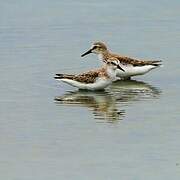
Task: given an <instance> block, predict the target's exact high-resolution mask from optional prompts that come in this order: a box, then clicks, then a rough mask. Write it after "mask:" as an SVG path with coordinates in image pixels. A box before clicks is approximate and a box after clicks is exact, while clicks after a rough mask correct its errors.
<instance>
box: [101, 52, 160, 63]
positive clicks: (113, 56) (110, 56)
mask: <svg viewBox="0 0 180 180" xmlns="http://www.w3.org/2000/svg"><path fill="white" fill-rule="evenodd" d="M103 58H104V60H110V59H112V60H114V59H117V60H119V62H120V63H121V64H124V65H127V64H131V65H133V66H145V65H153V66H157V65H160V64H157V63H160V62H161V61H160V60H156V61H145V60H138V59H134V58H130V57H126V56H121V55H117V54H112V53H108V54H106V53H105V54H104V55H103Z"/></svg>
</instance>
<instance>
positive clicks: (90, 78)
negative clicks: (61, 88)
mask: <svg viewBox="0 0 180 180" xmlns="http://www.w3.org/2000/svg"><path fill="white" fill-rule="evenodd" d="M98 76H99V72H98V71H89V72H86V73H82V74H79V75H76V76H74V77H73V80H75V81H78V82H82V83H86V84H88V83H94V82H95V80H96V78H97V77H98Z"/></svg>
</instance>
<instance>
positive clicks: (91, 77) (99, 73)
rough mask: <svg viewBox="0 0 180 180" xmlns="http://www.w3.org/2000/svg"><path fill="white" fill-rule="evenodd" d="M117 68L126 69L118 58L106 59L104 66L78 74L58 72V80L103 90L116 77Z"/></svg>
mask: <svg viewBox="0 0 180 180" xmlns="http://www.w3.org/2000/svg"><path fill="white" fill-rule="evenodd" d="M116 69H119V70H121V71H124V69H122V68H121V67H120V65H119V62H118V61H117V60H114V61H109V60H107V61H105V64H104V66H103V67H102V68H100V69H97V70H91V71H88V72H84V73H82V74H78V75H69V74H56V76H55V77H54V78H55V79H57V80H60V81H62V82H65V83H67V84H70V85H71V86H75V87H77V88H79V89H85V90H92V91H93V90H102V89H104V88H106V87H107V86H109V85H110V84H111V83H112V82H113V81H114V80H115V79H116Z"/></svg>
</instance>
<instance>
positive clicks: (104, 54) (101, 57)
mask: <svg viewBox="0 0 180 180" xmlns="http://www.w3.org/2000/svg"><path fill="white" fill-rule="evenodd" d="M108 56H109V52H108V51H104V52H101V53H99V54H98V59H99V60H101V61H104V60H107V59H108Z"/></svg>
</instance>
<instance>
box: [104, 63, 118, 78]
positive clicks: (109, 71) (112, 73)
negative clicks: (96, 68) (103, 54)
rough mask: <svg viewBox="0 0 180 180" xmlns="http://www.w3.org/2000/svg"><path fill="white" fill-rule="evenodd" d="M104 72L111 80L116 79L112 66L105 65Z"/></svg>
mask: <svg viewBox="0 0 180 180" xmlns="http://www.w3.org/2000/svg"><path fill="white" fill-rule="evenodd" d="M105 68H106V72H107V75H108V76H109V77H110V78H111V79H112V80H114V79H115V78H116V69H114V68H113V67H112V66H108V65H106V67H105Z"/></svg>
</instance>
